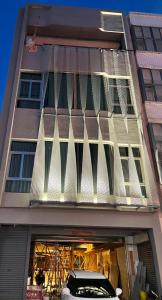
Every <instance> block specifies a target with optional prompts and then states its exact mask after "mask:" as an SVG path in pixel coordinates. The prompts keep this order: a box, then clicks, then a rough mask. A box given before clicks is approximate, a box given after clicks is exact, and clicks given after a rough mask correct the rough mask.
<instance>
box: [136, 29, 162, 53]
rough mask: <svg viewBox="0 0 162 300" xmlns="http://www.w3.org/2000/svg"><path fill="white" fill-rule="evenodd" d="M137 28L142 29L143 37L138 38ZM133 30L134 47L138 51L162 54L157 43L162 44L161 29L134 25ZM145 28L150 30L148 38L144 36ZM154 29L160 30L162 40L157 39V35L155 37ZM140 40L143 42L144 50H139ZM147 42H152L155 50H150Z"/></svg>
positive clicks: (161, 35)
mask: <svg viewBox="0 0 162 300" xmlns="http://www.w3.org/2000/svg"><path fill="white" fill-rule="evenodd" d="M137 27H138V28H140V30H141V33H142V36H141V37H137V36H136V33H135V28H137ZM132 28H133V39H134V46H135V49H136V50H139V51H150V52H160V53H161V52H162V50H159V49H158V46H157V41H161V43H162V28H161V27H153V26H152V27H151V26H140V25H139V26H138V25H133V26H132ZM145 28H149V30H150V37H146V36H145V34H144V29H145ZM154 29H157V30H159V34H160V38H156V37H155V35H154ZM138 40H139V41H142V42H143V45H144V49H139V47H138V45H137V43H138ZM147 40H151V42H152V45H153V48H154V49H153V50H148V45H147V43H146V41H147Z"/></svg>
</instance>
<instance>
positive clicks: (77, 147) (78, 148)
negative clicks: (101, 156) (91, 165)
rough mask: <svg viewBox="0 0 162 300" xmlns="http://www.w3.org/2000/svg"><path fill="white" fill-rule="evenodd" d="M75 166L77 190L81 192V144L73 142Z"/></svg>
mask: <svg viewBox="0 0 162 300" xmlns="http://www.w3.org/2000/svg"><path fill="white" fill-rule="evenodd" d="M75 154H76V167H77V191H78V193H80V192H81V177H82V161H83V144H82V143H75Z"/></svg>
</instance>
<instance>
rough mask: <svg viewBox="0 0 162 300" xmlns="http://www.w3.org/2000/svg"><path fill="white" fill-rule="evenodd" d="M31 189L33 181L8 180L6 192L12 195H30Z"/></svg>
mask: <svg viewBox="0 0 162 300" xmlns="http://www.w3.org/2000/svg"><path fill="white" fill-rule="evenodd" d="M30 187H31V181H23V180H7V181H6V187H5V191H6V192H11V193H30Z"/></svg>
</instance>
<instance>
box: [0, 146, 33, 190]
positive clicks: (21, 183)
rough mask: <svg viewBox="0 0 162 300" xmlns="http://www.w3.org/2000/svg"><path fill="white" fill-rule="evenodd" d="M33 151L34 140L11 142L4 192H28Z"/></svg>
mask: <svg viewBox="0 0 162 300" xmlns="http://www.w3.org/2000/svg"><path fill="white" fill-rule="evenodd" d="M35 151H36V143H35V142H20V141H13V142H12V144H11V152H10V153H11V156H10V166H9V171H8V178H7V181H6V189H5V191H6V192H13V193H14V192H15V193H29V192H30V187H31V178H32V173H33V165H34V156H35Z"/></svg>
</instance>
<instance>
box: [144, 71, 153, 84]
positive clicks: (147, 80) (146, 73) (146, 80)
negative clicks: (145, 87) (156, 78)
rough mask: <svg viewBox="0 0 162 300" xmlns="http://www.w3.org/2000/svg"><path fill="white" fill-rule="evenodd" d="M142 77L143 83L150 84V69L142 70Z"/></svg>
mask: <svg viewBox="0 0 162 300" xmlns="http://www.w3.org/2000/svg"><path fill="white" fill-rule="evenodd" d="M142 76H143V80H144V83H152V76H151V70H150V69H142Z"/></svg>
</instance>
